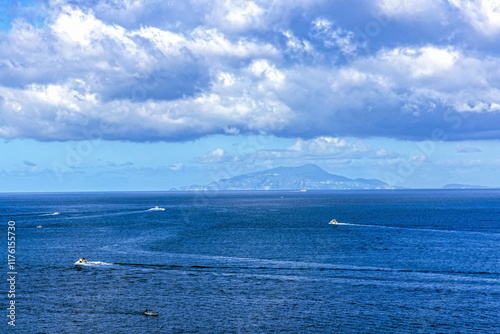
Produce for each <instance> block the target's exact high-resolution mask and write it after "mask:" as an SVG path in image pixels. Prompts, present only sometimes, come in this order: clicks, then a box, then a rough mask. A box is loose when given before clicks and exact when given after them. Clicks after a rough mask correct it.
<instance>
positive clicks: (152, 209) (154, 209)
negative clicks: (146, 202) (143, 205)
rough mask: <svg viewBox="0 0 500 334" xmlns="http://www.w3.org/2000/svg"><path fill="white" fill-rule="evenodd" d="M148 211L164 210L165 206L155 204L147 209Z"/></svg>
mask: <svg viewBox="0 0 500 334" xmlns="http://www.w3.org/2000/svg"><path fill="white" fill-rule="evenodd" d="M148 211H165V208H160V207H158V205H157V206H155V207H154V208H151V209H148Z"/></svg>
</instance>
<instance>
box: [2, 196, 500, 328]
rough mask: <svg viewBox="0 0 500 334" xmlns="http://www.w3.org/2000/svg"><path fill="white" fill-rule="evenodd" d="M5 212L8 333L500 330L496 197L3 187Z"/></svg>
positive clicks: (499, 212) (499, 232)
mask: <svg viewBox="0 0 500 334" xmlns="http://www.w3.org/2000/svg"><path fill="white" fill-rule="evenodd" d="M156 205H158V206H160V207H163V208H165V211H148V210H147V209H149V208H151V207H154V206H156ZM54 212H60V214H59V215H51V213H54ZM0 215H1V230H3V232H1V233H3V234H4V236H5V237H4V238H3V239H4V241H5V242H3V244H4V246H3V248H4V249H3V250H2V248H0V251H1V252H2V253H3V254H4V255H3V256H2V258H3V259H4V260H3V262H4V263H3V264H2V268H3V270H2V275H3V278H2V281H3V285H2V286H3V288H2V289H1V290H2V291H4V293H2V295H1V296H0V302H1V303H2V307H1V309H2V310H3V311H0V313H3V314H0V315H1V316H0V319H3V320H1V322H2V323H1V324H0V331H1V332H2V333H9V332H12V333H134V334H141V333H500V322H499V320H498V319H499V318H500V261H499V250H500V191H497V190H459V191H457V190H439V191H438V190H418V191H414V190H397V191H338V192H335V191H330V192H328V191H325V192H321V191H317V192H313V191H309V192H225V193H224V192H222V193H220V192H219V193H176V192H162V193H160V192H158V193H154V192H144V193H138V192H129V193H127V192H123V193H67V194H1V195H0ZM333 218H335V219H337V221H338V222H340V223H341V224H339V225H330V224H328V222H329V221H330V220H331V219H333ZM8 221H15V222H16V225H15V226H16V231H15V232H16V253H15V255H16V264H15V265H16V268H15V269H16V272H17V275H16V297H15V301H16V326H15V327H12V326H9V325H8V324H7V321H8V320H9V319H8V318H7V314H8V311H7V310H6V308H7V307H8V305H9V304H8V303H9V301H10V299H9V298H8V296H7V291H8V289H9V286H8V282H7V281H6V279H7V278H8V274H7V271H8V269H7V239H6V238H7V226H8ZM37 226H43V227H42V228H37ZM80 257H85V258H87V260H89V261H96V262H98V261H100V262H101V263H95V264H93V265H87V266H75V265H74V263H75V261H77V260H78V258H80ZM146 308H148V309H152V310H155V311H158V312H159V315H158V316H157V317H147V316H144V315H142V312H143V311H144V309H146Z"/></svg>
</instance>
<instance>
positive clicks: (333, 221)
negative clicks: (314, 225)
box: [328, 219, 340, 225]
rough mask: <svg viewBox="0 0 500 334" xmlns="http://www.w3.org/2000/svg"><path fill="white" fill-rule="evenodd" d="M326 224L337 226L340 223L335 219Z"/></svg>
mask: <svg viewBox="0 0 500 334" xmlns="http://www.w3.org/2000/svg"><path fill="white" fill-rule="evenodd" d="M328 224H330V225H338V224H340V223H339V222H338V221H337V219H332V220H330V222H328Z"/></svg>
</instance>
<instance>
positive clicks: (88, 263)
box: [75, 257, 113, 267]
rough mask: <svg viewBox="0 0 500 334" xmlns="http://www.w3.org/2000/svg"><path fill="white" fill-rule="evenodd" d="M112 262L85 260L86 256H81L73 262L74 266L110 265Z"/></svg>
mask: <svg viewBox="0 0 500 334" xmlns="http://www.w3.org/2000/svg"><path fill="white" fill-rule="evenodd" d="M111 265H113V263H108V262H102V261H87V259H86V258H84V257H81V258H79V259H78V261H76V262H75V266H89V267H100V266H111Z"/></svg>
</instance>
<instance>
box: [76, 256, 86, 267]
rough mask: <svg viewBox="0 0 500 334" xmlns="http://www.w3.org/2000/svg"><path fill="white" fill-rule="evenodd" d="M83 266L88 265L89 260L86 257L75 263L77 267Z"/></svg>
mask: <svg viewBox="0 0 500 334" xmlns="http://www.w3.org/2000/svg"><path fill="white" fill-rule="evenodd" d="M81 264H87V259H86V258H84V257H81V258H79V259H78V261H76V262H75V266H77V265H81Z"/></svg>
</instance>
